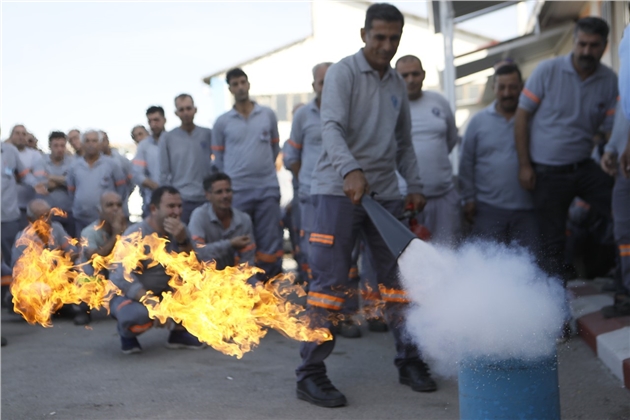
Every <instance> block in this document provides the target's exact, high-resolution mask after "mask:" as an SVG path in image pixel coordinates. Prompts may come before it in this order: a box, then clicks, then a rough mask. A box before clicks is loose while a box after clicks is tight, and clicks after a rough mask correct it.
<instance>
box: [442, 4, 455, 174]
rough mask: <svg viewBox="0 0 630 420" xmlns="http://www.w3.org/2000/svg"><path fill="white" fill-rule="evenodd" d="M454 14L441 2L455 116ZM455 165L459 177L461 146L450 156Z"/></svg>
mask: <svg viewBox="0 0 630 420" xmlns="http://www.w3.org/2000/svg"><path fill="white" fill-rule="evenodd" d="M454 16H455V14H454V12H453V3H452V2H451V1H440V25H441V29H442V38H443V39H444V74H443V75H444V77H443V78H442V80H443V82H444V86H443V89H444V95H445V96H446V99H447V100H448V103H449V104H450V105H451V110H452V111H453V114H455V109H456V104H455V101H456V98H455V64H454V61H453V59H454V55H453V33H454V26H455V24H454V21H453V20H454ZM449 158H450V160H451V164H452V165H453V173H454V174H455V175H457V173H458V168H459V145H456V146H455V147H454V148H453V150H452V151H451V154H450V156H449Z"/></svg>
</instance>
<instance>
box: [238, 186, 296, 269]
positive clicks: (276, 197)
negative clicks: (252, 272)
mask: <svg viewBox="0 0 630 420" xmlns="http://www.w3.org/2000/svg"><path fill="white" fill-rule="evenodd" d="M232 204H233V206H234V207H235V208H237V209H238V210H240V211H242V212H245V213H247V214H248V215H249V217H250V218H251V219H252V224H253V225H254V240H255V242H256V266H258V267H259V268H261V269H263V270H265V273H266V275H267V277H268V278H272V277H275V276H277V275H278V274H280V273H282V256H283V254H284V251H283V247H282V241H283V231H282V214H281V212H280V190H279V189H278V188H259V189H247V190H242V191H234V198H233V199H232Z"/></svg>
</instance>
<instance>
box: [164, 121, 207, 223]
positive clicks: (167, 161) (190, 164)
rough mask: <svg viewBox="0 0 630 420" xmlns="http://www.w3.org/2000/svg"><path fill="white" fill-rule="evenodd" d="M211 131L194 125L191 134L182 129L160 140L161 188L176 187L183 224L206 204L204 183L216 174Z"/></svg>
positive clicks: (165, 135)
mask: <svg viewBox="0 0 630 420" xmlns="http://www.w3.org/2000/svg"><path fill="white" fill-rule="evenodd" d="M211 146H212V131H211V130H210V129H209V128H205V127H199V126H195V128H194V129H193V131H192V132H191V133H188V132H186V131H184V130H183V129H182V128H181V127H177V128H174V129H173V130H171V131H169V132H166V133H164V134H162V136H161V137H160V142H159V144H158V147H159V157H160V182H159V184H160V185H172V186H173V187H175V188H177V190H178V191H179V193H180V194H181V196H182V200H183V202H184V203H183V213H182V221H183V222H184V223H186V224H188V221H189V220H190V215H191V214H192V211H193V210H194V209H195V208H197V207H199V206H201V205H203V204H204V203H205V202H206V193H205V191H204V189H203V180H204V179H205V178H206V177H207V176H209V175H211V174H212V173H213V163H212V152H211V150H210V147H211Z"/></svg>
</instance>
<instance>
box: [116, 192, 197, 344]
mask: <svg viewBox="0 0 630 420" xmlns="http://www.w3.org/2000/svg"><path fill="white" fill-rule="evenodd" d="M181 214H182V199H181V196H180V195H179V192H178V191H177V190H176V189H175V188H173V187H169V186H165V187H160V188H158V189H156V190H155V191H153V194H152V196H151V214H150V215H149V217H147V218H146V219H144V220H143V221H142V222H140V223H136V224H135V225H133V226H130V227H129V228H128V229H127V230H126V231H125V233H124V235H129V234H132V233H134V232H140V233H141V234H142V236H143V237H145V236H148V235H151V234H154V233H155V234H157V236H158V237H160V238H164V239H168V243H167V244H166V251H167V252H190V251H192V249H193V245H192V242H191V240H190V235H189V233H188V231H187V229H186V225H184V223H182V221H181V218H180V217H181ZM141 265H142V267H141V268H140V269H138V270H134V271H132V272H130V273H129V272H128V273H126V272H125V268H124V267H123V266H122V264H116V265H115V266H114V269H113V273H112V275H111V277H110V280H111V281H112V283H114V284H115V285H116V286H118V287H119V288H120V290H121V291H122V292H123V295H122V296H119V295H116V296H114V297H113V298H112V300H111V301H110V304H109V305H110V310H111V314H112V317H113V318H115V319H116V320H117V321H118V333H119V334H120V342H121V350H122V352H123V353H125V354H129V353H138V352H140V351H142V347H141V346H140V343H139V342H138V339H137V336H138V335H140V334H142V333H143V332H145V331H147V330H148V329H150V328H151V327H152V326H153V325H154V322H153V320H151V318H149V311H148V310H147V308H146V306H144V305H143V304H142V303H140V298H142V297H143V296H144V295H145V294H146V293H147V292H149V291H150V292H153V294H154V295H155V296H161V294H162V292H164V291H166V290H168V289H169V286H168V282H169V280H170V279H171V276H169V275H168V274H166V270H165V269H164V266H162V265H161V264H159V263H158V264H156V263H155V261H153V260H150V259H147V260H144V261H142V263H141ZM126 277H130V278H131V280H132V281H129V280H127V279H126ZM166 346H167V347H168V348H171V349H183V348H186V349H193V350H197V349H203V348H204V347H206V345H205V344H203V343H201V342H200V341H199V340H198V339H197V337H195V336H193V335H192V334H190V333H189V332H188V331H186V330H185V329H184V327H182V326H181V325H177V326H176V327H175V328H174V329H173V330H172V331H171V332H170V334H169V337H168V340H167V342H166Z"/></svg>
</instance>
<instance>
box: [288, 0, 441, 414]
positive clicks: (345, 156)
mask: <svg viewBox="0 0 630 420" xmlns="http://www.w3.org/2000/svg"><path fill="white" fill-rule="evenodd" d="M403 24H404V18H403V15H402V13H400V11H399V10H398V9H397V8H396V7H394V6H392V5H390V4H384V3H377V4H373V5H371V6H370V7H369V8H368V10H367V13H366V18H365V27H364V28H362V29H361V38H362V39H363V42H364V43H365V47H364V48H363V49H361V50H360V51H359V52H357V53H356V54H354V55H352V56H349V57H346V58H344V59H343V60H341V61H340V62H338V63H336V64H334V65H333V66H331V67H330V68H329V69H328V73H327V74H326V83H325V84H324V91H323V94H322V106H321V119H322V148H323V152H322V155H321V156H320V158H319V160H318V162H317V165H316V167H315V171H314V172H313V181H312V184H311V193H312V195H313V202H314V203H315V208H316V216H315V224H314V227H313V233H312V234H311V239H310V243H311V256H310V264H311V270H312V272H313V280H312V282H311V284H310V290H309V292H308V299H307V307H306V311H307V315H308V316H309V318H310V319H311V320H312V323H313V326H316V327H321V326H327V327H329V326H330V324H331V322H330V320H331V319H332V318H334V317H335V316H336V314H338V311H339V310H341V309H342V307H343V304H344V302H345V300H346V298H347V297H346V291H347V288H348V286H347V282H348V272H349V269H350V263H351V258H352V255H351V254H352V250H353V248H354V245H355V243H356V240H357V236H358V234H359V232H360V231H361V230H362V231H363V233H364V234H365V237H366V242H367V244H368V246H369V247H370V251H371V253H372V255H373V256H374V266H375V269H376V271H377V273H378V283H379V284H380V285H382V286H383V291H384V293H382V295H383V299H384V300H385V302H386V311H387V318H388V321H389V325H390V328H391V329H392V331H393V332H394V339H395V341H396V350H397V355H396V358H395V364H396V366H397V367H398V369H399V381H400V383H403V384H405V385H409V386H411V388H412V389H413V390H415V391H434V390H435V389H436V385H435V382H434V381H433V380H432V379H431V377H430V375H429V373H428V368H427V366H426V364H425V363H424V362H423V361H422V359H421V358H420V355H419V352H418V349H417V347H416V346H415V345H414V344H413V343H411V342H410V341H409V339H408V338H407V337H406V336H405V334H404V333H403V323H404V315H403V314H404V309H405V308H406V303H408V300H407V299H406V295H405V292H404V291H403V290H402V286H401V284H400V282H399V279H398V277H397V264H396V258H395V257H394V256H393V255H392V253H391V251H390V250H389V249H388V248H387V246H386V244H385V242H384V240H383V238H382V237H381V236H380V235H379V233H378V231H377V230H376V227H375V226H374V224H373V223H372V222H371V221H370V220H369V218H368V216H367V214H366V212H365V210H364V209H363V207H362V206H361V198H362V197H363V195H364V194H366V193H369V192H374V193H377V195H376V198H377V199H378V201H379V202H380V203H381V205H383V206H384V207H385V208H386V209H387V210H388V211H389V212H391V213H392V214H393V215H395V216H400V215H401V214H402V210H403V202H402V200H401V198H400V193H399V189H398V180H397V178H396V172H395V171H396V169H398V171H399V172H400V173H401V175H402V176H403V178H405V180H406V181H407V184H408V191H409V195H408V196H407V197H406V201H407V202H408V203H412V206H413V207H414V210H421V209H422V208H423V206H424V204H425V198H424V196H422V194H421V192H422V184H421V183H420V178H419V175H418V174H419V171H418V164H417V161H416V156H415V153H414V151H413V145H412V143H411V117H410V115H409V100H408V99H407V93H406V87H405V82H404V81H403V80H402V78H401V77H400V76H399V75H398V74H397V73H396V71H395V70H394V69H392V68H391V66H390V61H391V59H392V58H393V57H394V55H395V54H396V50H397V49H398V45H399V43H400V38H401V36H402V28H403ZM334 345H335V341H334V339H333V340H332V341H326V342H324V343H320V344H318V343H307V342H305V343H302V345H301V348H300V355H301V357H302V364H301V365H300V366H299V367H298V368H297V371H296V374H297V380H298V382H297V396H298V398H300V399H303V400H306V401H308V402H310V403H313V404H315V405H319V406H323V407H337V406H341V405H345V404H346V398H345V396H344V395H343V394H342V393H341V392H339V391H338V390H337V389H336V388H335V387H334V386H333V385H332V383H331V382H330V380H329V379H328V377H327V375H326V366H325V365H324V360H325V359H326V358H327V357H328V355H329V354H330V353H331V352H332V350H333V348H334Z"/></svg>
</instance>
